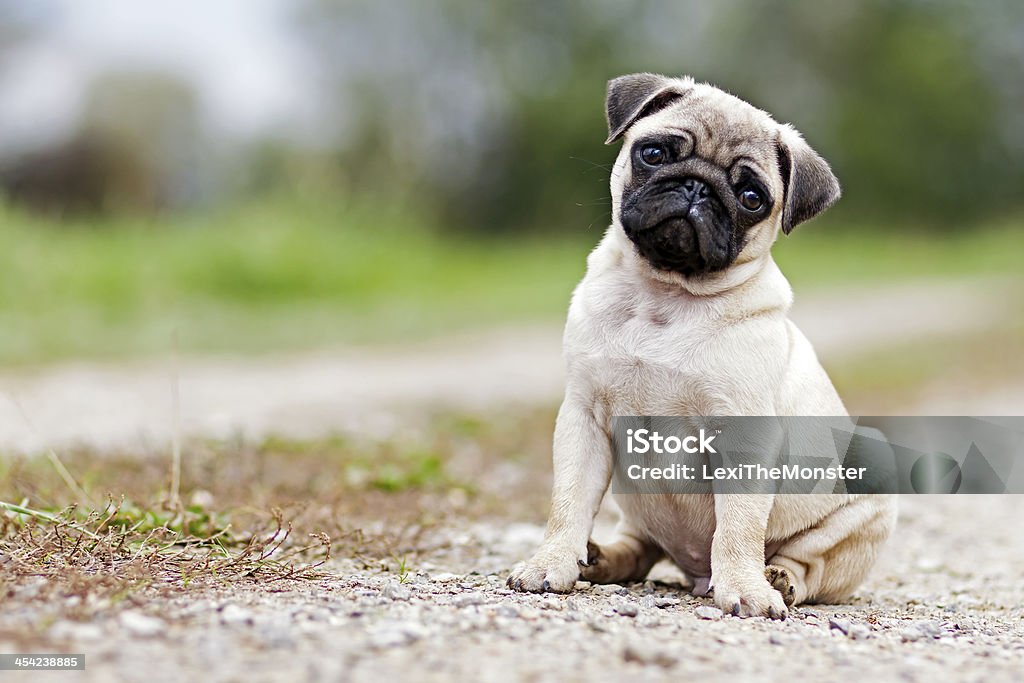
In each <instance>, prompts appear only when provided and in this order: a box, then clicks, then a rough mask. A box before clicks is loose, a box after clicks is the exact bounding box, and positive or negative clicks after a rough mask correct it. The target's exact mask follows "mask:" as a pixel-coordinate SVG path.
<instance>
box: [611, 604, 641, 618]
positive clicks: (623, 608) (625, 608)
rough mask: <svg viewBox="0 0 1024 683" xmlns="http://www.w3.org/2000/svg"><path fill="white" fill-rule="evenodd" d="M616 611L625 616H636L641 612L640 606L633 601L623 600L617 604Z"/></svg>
mask: <svg viewBox="0 0 1024 683" xmlns="http://www.w3.org/2000/svg"><path fill="white" fill-rule="evenodd" d="M615 611H616V612H618V613H619V614H621V615H622V616H624V617H635V616H636V615H638V614H640V608H639V607H637V606H636V605H635V604H633V603H631V602H622V603H619V604H618V605H616V607H615Z"/></svg>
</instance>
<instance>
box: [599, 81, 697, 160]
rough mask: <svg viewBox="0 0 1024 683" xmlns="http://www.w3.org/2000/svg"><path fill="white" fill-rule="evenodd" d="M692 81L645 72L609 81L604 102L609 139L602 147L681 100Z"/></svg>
mask: <svg viewBox="0 0 1024 683" xmlns="http://www.w3.org/2000/svg"><path fill="white" fill-rule="evenodd" d="M691 82H692V81H689V80H688V79H678V78H667V77H665V76H660V75H658V74H648V73H642V74H629V75H628V76H619V77H618V78H613V79H612V80H610V81H608V96H607V99H606V100H605V112H606V113H607V115H608V139H607V140H605V141H604V144H606V145H610V144H612V143H613V142H615V141H616V140H618V139H619V138H621V137H622V136H623V134H624V133H625V132H626V131H627V130H628V129H629V127H630V126H632V125H633V124H634V123H636V122H637V121H638V120H640V119H642V118H643V117H645V116H650V115H651V114H653V113H654V112H656V111H658V110H660V109H664V108H665V107H667V106H668V105H669V104H671V103H672V102H674V101H675V100H677V99H679V98H680V97H683V94H684V92H685V91H686V87H687V85H688V84H689V83H691Z"/></svg>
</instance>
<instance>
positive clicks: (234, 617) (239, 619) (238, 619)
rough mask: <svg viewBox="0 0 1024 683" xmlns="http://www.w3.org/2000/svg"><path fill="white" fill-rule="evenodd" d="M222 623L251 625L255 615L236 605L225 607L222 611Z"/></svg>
mask: <svg viewBox="0 0 1024 683" xmlns="http://www.w3.org/2000/svg"><path fill="white" fill-rule="evenodd" d="M220 622H221V623H222V624H228V625H238V624H251V623H252V622H253V613H252V612H251V611H250V610H247V609H245V608H244V607H239V606H238V605H235V604H227V605H224V607H223V608H221V610H220Z"/></svg>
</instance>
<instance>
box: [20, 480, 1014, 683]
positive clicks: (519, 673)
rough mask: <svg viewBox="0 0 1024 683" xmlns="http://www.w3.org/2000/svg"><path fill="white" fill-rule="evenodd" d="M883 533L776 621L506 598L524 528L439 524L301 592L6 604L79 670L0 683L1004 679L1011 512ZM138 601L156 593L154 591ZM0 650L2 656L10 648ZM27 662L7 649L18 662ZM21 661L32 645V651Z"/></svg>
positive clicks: (603, 593)
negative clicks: (409, 564)
mask: <svg viewBox="0 0 1024 683" xmlns="http://www.w3.org/2000/svg"><path fill="white" fill-rule="evenodd" d="M903 503H904V509H903V515H902V519H901V523H900V527H899V529H898V531H897V532H896V534H895V536H894V538H893V539H892V541H891V542H890V544H889V546H888V547H887V549H886V551H885V553H884V555H883V557H882V559H881V561H880V563H879V565H878V567H877V569H876V571H875V572H874V573H873V575H872V576H871V578H870V579H869V581H868V582H867V583H866V584H865V585H864V587H863V588H862V589H861V590H860V591H859V593H858V595H857V596H856V598H855V599H854V601H853V602H852V603H851V604H848V605H840V606H804V607H799V608H797V609H795V610H794V611H793V613H792V617H791V618H790V619H789V620H787V621H785V622H771V621H767V620H763V619H746V620H744V619H739V618H735V617H725V616H722V615H721V614H720V612H718V610H716V609H715V608H713V607H712V606H711V605H710V603H709V602H708V601H705V600H698V599H695V598H691V597H689V596H688V595H686V594H685V593H683V592H682V591H680V589H679V587H678V586H677V585H675V584H674V583H673V582H672V580H673V579H672V576H673V575H672V573H671V571H667V570H664V568H662V567H660V566H659V567H656V568H655V575H656V576H658V577H660V578H659V580H658V581H653V582H648V583H645V584H634V585H629V586H588V585H586V584H583V583H581V584H578V590H577V591H576V592H574V593H573V594H571V595H568V596H554V595H543V596H539V595H522V594H516V593H511V592H510V591H508V590H506V589H505V586H504V578H505V576H506V573H507V571H508V568H509V567H510V566H511V565H512V564H513V563H514V562H515V561H516V560H518V559H521V558H522V557H525V555H526V553H528V552H529V551H530V550H531V549H532V548H533V547H534V544H535V543H536V542H537V541H538V540H539V537H540V533H541V530H540V528H539V527H535V526H532V525H517V524H514V523H511V522H509V523H488V524H482V523H481V524H475V525H467V526H465V527H464V528H454V529H453V528H449V529H447V530H445V531H444V532H443V533H444V538H442V539H439V540H442V541H444V543H443V544H442V547H441V549H440V550H439V551H437V552H436V553H434V554H433V555H432V556H431V557H430V559H429V561H424V562H422V563H420V564H418V565H417V566H414V567H413V568H412V571H411V572H410V573H409V575H408V576H406V577H405V581H404V582H400V581H399V577H397V576H396V575H395V574H394V573H388V572H384V571H375V570H366V569H365V568H361V567H359V566H358V565H356V564H354V563H351V562H346V561H338V562H336V563H335V565H334V566H333V567H332V569H333V570H334V572H336V573H337V575H336V576H334V577H331V578H327V579H323V580H320V581H317V582H313V583H307V582H300V583H292V584H285V585H276V587H275V588H273V592H271V590H270V589H268V588H267V587H266V586H264V587H263V588H259V589H256V588H252V587H248V586H245V585H233V586H221V587H216V586H213V587H206V588H192V589H190V590H189V592H188V594H187V595H186V594H170V595H166V596H163V597H154V598H153V599H152V601H151V602H149V604H148V605H146V606H144V607H141V608H140V607H132V608H129V609H123V608H122V607H119V606H118V605H116V604H115V605H110V606H103V605H99V606H97V607H98V612H97V613H98V616H97V617H96V619H95V620H93V621H92V622H87V623H81V622H72V621H68V620H65V619H63V618H62V617H61V614H62V612H63V610H64V607H65V606H63V605H61V604H54V603H52V602H51V603H49V604H42V603H39V602H36V601H33V600H32V599H31V598H32V595H31V593H32V588H31V587H25V588H20V589H18V591H17V592H16V593H15V594H13V595H9V596H8V597H7V599H6V600H5V602H4V609H3V610H0V634H3V633H10V632H11V631H12V630H22V631H24V632H32V631H34V630H35V629H36V628H37V626H36V625H38V624H40V623H43V624H47V623H50V624H52V625H50V626H49V627H48V628H46V629H45V630H44V631H43V632H42V633H41V635H40V636H38V638H36V639H35V640H34V645H35V647H36V648H43V649H46V648H60V649H62V650H65V651H68V652H84V653H86V657H87V660H86V661H87V668H86V671H85V672H84V673H74V674H71V673H67V672H53V673H50V674H34V675H31V676H29V675H28V674H22V673H17V674H12V673H9V672H5V674H4V675H3V677H4V680H12V681H22V680H23V681H29V680H31V681H47V680H53V681H69V680H83V681H109V680H140V679H143V678H144V679H145V680H147V681H150V682H152V683H157V682H160V681H181V680H189V679H194V680H199V679H201V680H207V681H278V680H280V681H284V680H294V679H297V678H304V679H307V680H323V681H334V680H337V681H367V682H370V681H381V680H396V681H451V680H473V681H521V680H530V681H560V682H561V681H586V682H588V683H590V682H592V681H603V680H616V679H622V678H625V677H638V676H639V677H640V678H638V679H637V680H644V681H647V680H665V681H679V680H691V679H695V680H737V678H736V677H737V676H740V677H741V678H740V680H768V681H774V680H779V681H794V680H807V681H819V680H821V681H835V680H848V679H849V678H850V677H851V676H854V675H856V676H858V677H860V678H868V677H869V678H871V679H872V680H876V681H883V680H884V681H888V680H902V681H928V682H934V681H952V680H963V681H986V682H998V681H1019V680H1020V678H1021V672H1022V671H1024V607H1022V605H1024V587H1022V586H1024V582H1022V580H1021V579H1022V578H1024V577H1022V575H1021V567H1022V566H1024V542H1022V539H1021V536H1020V534H1019V507H1018V503H1019V499H1017V498H1014V497H1010V496H1002V497H988V496H962V497H917V498H905V499H904V501H903ZM154 591H155V589H154ZM19 647H25V645H24V644H21V645H19V644H18V643H17V642H15V641H13V640H11V641H10V642H4V638H3V636H2V635H0V652H17V651H19V649H18V648H19ZM22 651H24V650H22ZM36 651H40V650H39V649H37V650H36Z"/></svg>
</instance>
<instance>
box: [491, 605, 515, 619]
mask: <svg viewBox="0 0 1024 683" xmlns="http://www.w3.org/2000/svg"><path fill="white" fill-rule="evenodd" d="M494 613H495V614H497V615H498V616H499V617H504V618H506V619H518V618H519V610H517V609H516V608H515V607H514V606H512V605H499V606H498V609H496V610H494Z"/></svg>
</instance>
